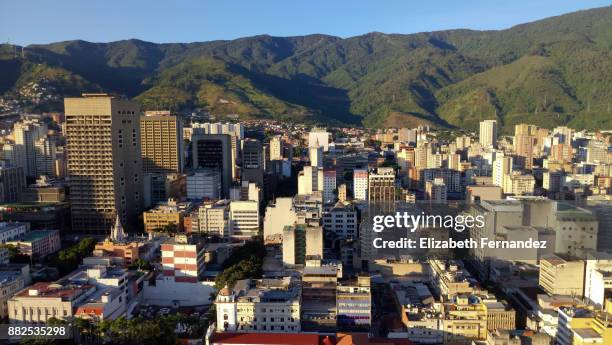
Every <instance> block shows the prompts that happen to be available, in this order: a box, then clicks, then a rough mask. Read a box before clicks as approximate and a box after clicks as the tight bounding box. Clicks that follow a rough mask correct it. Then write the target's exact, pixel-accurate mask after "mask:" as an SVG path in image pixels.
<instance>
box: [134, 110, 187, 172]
mask: <svg viewBox="0 0 612 345" xmlns="http://www.w3.org/2000/svg"><path fill="white" fill-rule="evenodd" d="M140 136H141V144H140V146H141V153H142V166H143V171H144V173H145V174H146V173H162V174H165V173H181V172H182V171H183V128H182V125H181V121H180V119H179V118H178V116H176V115H172V114H171V113H170V112H169V111H147V112H145V115H144V116H141V117H140Z"/></svg>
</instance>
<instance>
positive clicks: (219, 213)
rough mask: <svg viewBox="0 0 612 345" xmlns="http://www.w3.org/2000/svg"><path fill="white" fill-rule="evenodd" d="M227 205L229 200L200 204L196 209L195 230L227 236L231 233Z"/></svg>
mask: <svg viewBox="0 0 612 345" xmlns="http://www.w3.org/2000/svg"><path fill="white" fill-rule="evenodd" d="M229 206H230V202H229V200H219V201H217V202H209V203H205V204H203V205H201V206H200V208H199V209H198V230H197V231H199V232H203V233H206V234H209V235H217V236H219V237H225V238H227V237H229V236H230V234H231V231H230V219H229V213H230V207H229ZM192 231H194V230H193V229H192Z"/></svg>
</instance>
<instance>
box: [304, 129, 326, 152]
mask: <svg viewBox="0 0 612 345" xmlns="http://www.w3.org/2000/svg"><path fill="white" fill-rule="evenodd" d="M329 136H330V135H329V132H328V131H326V130H325V129H324V128H313V129H312V131H310V133H308V147H319V146H323V151H324V152H327V151H328V150H329Z"/></svg>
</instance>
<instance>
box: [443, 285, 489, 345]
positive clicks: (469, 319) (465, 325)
mask: <svg viewBox="0 0 612 345" xmlns="http://www.w3.org/2000/svg"><path fill="white" fill-rule="evenodd" d="M444 330H445V333H444V344H455V343H466V342H467V343H469V341H472V340H473V341H478V340H487V332H488V328H487V307H486V306H485V304H484V303H483V302H482V300H481V299H480V298H478V297H477V296H474V295H457V296H455V297H454V298H453V299H452V300H451V301H450V302H449V303H445V305H444Z"/></svg>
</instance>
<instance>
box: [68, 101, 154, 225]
mask: <svg viewBox="0 0 612 345" xmlns="http://www.w3.org/2000/svg"><path fill="white" fill-rule="evenodd" d="M64 107H65V113H66V151H67V155H68V162H67V163H68V179H69V181H70V201H71V213H72V230H74V231H78V232H88V233H106V232H108V230H109V229H110V228H111V227H112V225H113V223H114V220H115V216H116V215H119V217H120V219H121V222H122V223H123V224H124V225H125V226H126V228H128V229H134V228H136V227H137V224H138V216H139V214H140V213H141V212H142V204H143V195H142V194H143V187H142V183H143V176H142V158H141V154H140V126H139V119H140V109H139V106H138V103H136V102H133V101H127V100H122V99H118V98H114V97H111V96H109V95H106V94H83V97H80V98H66V99H65V100H64Z"/></svg>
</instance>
